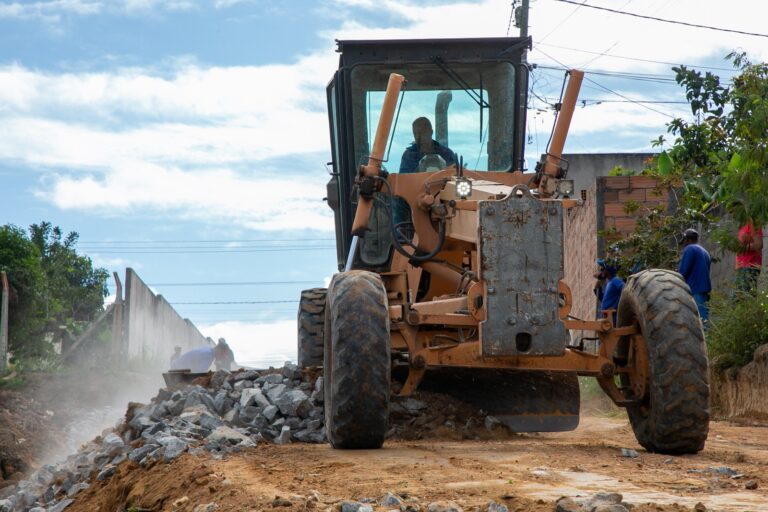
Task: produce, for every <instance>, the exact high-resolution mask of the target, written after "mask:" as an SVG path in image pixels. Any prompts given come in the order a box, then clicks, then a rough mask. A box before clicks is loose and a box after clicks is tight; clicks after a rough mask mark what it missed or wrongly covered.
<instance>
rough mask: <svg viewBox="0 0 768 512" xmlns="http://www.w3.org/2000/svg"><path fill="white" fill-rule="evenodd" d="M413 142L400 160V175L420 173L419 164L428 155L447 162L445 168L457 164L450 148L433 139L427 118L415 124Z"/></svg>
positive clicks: (418, 119)
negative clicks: (438, 157) (436, 156)
mask: <svg viewBox="0 0 768 512" xmlns="http://www.w3.org/2000/svg"><path fill="white" fill-rule="evenodd" d="M413 140H414V142H413V143H411V145H410V146H408V147H407V148H406V149H405V151H404V152H403V158H402V159H401V160H400V174H408V173H412V172H419V171H423V170H426V169H419V162H421V159H422V158H424V157H425V156H427V155H438V156H440V157H441V158H442V159H443V161H444V162H445V167H448V166H449V165H452V164H455V163H456V155H455V154H454V153H453V151H451V150H450V149H449V148H448V147H446V146H443V145H442V144H440V143H439V142H437V141H436V140H434V139H433V138H432V123H430V122H429V119H427V118H426V117H419V118H417V119H416V120H415V121H414V122H413Z"/></svg>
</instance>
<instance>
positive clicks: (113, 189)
mask: <svg viewBox="0 0 768 512" xmlns="http://www.w3.org/2000/svg"><path fill="white" fill-rule="evenodd" d="M318 176H319V178H320V179H312V178H308V179H304V180H301V181H297V180H295V179H294V180H291V179H287V178H279V177H263V176H251V177H248V176H243V175H239V174H236V173H234V172H233V171H231V170H227V169H221V170H205V171H194V172H191V171H182V170H180V169H176V168H167V167H161V166H157V165H152V164H146V163H142V162H134V163H125V164H123V165H120V166H118V167H116V168H114V169H113V170H112V171H111V172H109V173H107V174H106V175H105V176H104V177H103V178H96V177H94V176H85V177H68V176H62V177H59V178H58V179H56V180H55V183H54V184H53V186H52V187H51V189H50V190H45V191H39V192H38V196H39V197H42V198H45V199H48V200H50V201H52V202H53V203H54V204H55V205H56V206H58V207H59V208H62V209H79V210H84V211H93V212H97V211H99V212H100V211H108V212H109V213H107V215H119V214H121V213H125V212H138V211H145V212H146V211H154V212H157V213H158V214H160V213H162V214H172V215H173V216H174V217H177V218H179V217H180V218H184V219H194V220H197V221H201V222H207V223H218V224H227V223H236V224H238V225H240V226H243V227H246V228H251V229H262V230H286V229H297V230H301V229H318V230H332V229H333V219H332V217H331V211H330V209H329V208H328V207H327V206H326V205H325V204H324V203H323V202H322V197H323V193H324V187H323V183H322V181H323V179H324V176H323V175H322V174H319V173H318Z"/></svg>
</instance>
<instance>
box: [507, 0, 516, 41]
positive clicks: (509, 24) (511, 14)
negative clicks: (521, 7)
mask: <svg viewBox="0 0 768 512" xmlns="http://www.w3.org/2000/svg"><path fill="white" fill-rule="evenodd" d="M515 4H517V0H512V1H511V2H510V9H509V21H508V22H507V37H509V30H510V29H511V28H512V19H513V18H514V17H515Z"/></svg>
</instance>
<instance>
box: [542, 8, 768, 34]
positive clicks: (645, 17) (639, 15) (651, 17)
mask: <svg viewBox="0 0 768 512" xmlns="http://www.w3.org/2000/svg"><path fill="white" fill-rule="evenodd" d="M557 1H558V2H563V3H566V4H573V5H578V6H580V7H589V8H590V9H596V10H598V11H607V12H611V13H614V14H624V15H626V16H633V17H635V18H642V19H645V20H652V21H661V22H663V23H671V24H673V25H684V26H686V27H693V28H706V29H708V30H716V31H718V32H730V33H732V34H741V35H745V36H755V37H768V34H759V33H757V32H745V31H743V30H733V29H730V28H720V27H712V26H709V25H698V24H696V23H688V22H685V21H676V20H667V19H664V18H656V17H655V16H645V15H642V14H635V13H633V12H627V11H619V10H617V9H609V8H608V7H598V6H596V5H589V4H588V3H586V2H584V3H579V2H575V1H574V0H557Z"/></svg>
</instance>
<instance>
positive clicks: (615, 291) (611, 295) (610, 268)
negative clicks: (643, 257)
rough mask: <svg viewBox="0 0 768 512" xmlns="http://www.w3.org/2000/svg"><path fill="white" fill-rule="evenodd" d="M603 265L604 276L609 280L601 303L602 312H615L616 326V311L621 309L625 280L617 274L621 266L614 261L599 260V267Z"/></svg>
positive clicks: (614, 321) (614, 320) (614, 322)
mask: <svg viewBox="0 0 768 512" xmlns="http://www.w3.org/2000/svg"><path fill="white" fill-rule="evenodd" d="M600 264H602V269H603V275H605V278H606V279H607V282H606V285H605V291H604V292H603V300H602V301H601V302H600V311H601V312H603V311H608V310H613V315H612V317H613V318H612V319H613V325H616V311H617V310H618V309H619V299H621V292H622V290H624V280H623V279H622V278H620V277H619V276H618V275H617V273H618V271H619V264H618V262H617V261H615V260H613V259H608V260H598V265H600Z"/></svg>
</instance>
